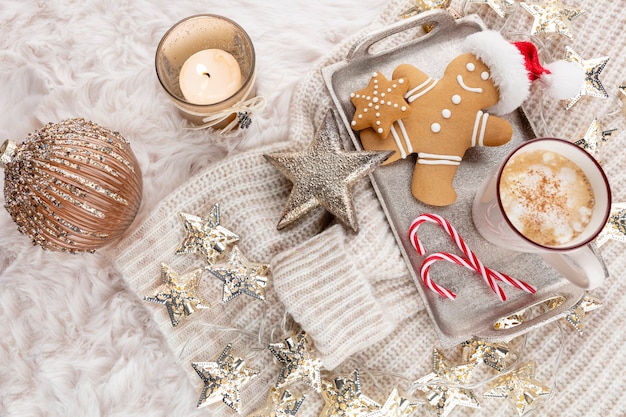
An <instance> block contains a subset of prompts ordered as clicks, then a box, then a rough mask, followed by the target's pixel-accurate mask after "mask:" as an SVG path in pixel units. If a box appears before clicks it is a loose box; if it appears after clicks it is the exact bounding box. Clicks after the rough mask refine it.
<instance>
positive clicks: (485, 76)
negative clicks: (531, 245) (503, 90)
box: [480, 71, 489, 80]
mask: <svg viewBox="0 0 626 417" xmlns="http://www.w3.org/2000/svg"><path fill="white" fill-rule="evenodd" d="M480 78H481V79H482V80H488V79H489V73H488V72H487V71H483V72H481V73H480Z"/></svg>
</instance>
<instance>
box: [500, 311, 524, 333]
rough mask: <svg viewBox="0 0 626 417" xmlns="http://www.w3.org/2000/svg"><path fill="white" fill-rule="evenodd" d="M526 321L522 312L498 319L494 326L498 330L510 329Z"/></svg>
mask: <svg viewBox="0 0 626 417" xmlns="http://www.w3.org/2000/svg"><path fill="white" fill-rule="evenodd" d="M523 322H524V316H523V315H522V314H512V315H510V316H508V317H505V318H503V319H500V320H498V321H497V322H496V323H495V324H494V325H493V328H494V329H496V330H505V329H510V328H513V327H515V326H519V325H520V324H522V323H523Z"/></svg>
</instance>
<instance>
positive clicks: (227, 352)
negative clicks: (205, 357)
mask: <svg viewBox="0 0 626 417" xmlns="http://www.w3.org/2000/svg"><path fill="white" fill-rule="evenodd" d="M231 349H232V346H231V345H230V344H229V345H227V346H226V348H225V349H224V351H223V352H222V353H221V354H220V356H219V357H218V358H217V360H216V361H215V362H192V363H191V366H192V367H193V369H194V370H195V371H196V373H197V374H198V376H199V377H200V379H202V382H203V383H204V387H203V388H202V393H201V394H200V399H199V400H198V408H202V407H206V406H207V405H209V404H214V403H216V402H218V401H220V400H221V401H222V402H223V403H224V404H226V405H227V406H229V407H230V408H232V409H233V410H234V411H235V412H239V411H240V409H241V402H240V394H239V391H240V390H241V388H242V387H243V386H244V385H245V384H247V383H249V382H250V380H252V379H253V378H256V377H257V376H258V374H259V371H257V370H254V369H250V368H246V362H245V360H244V359H242V358H238V357H235V356H233V355H232V354H231Z"/></svg>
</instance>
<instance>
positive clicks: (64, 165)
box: [0, 118, 142, 253]
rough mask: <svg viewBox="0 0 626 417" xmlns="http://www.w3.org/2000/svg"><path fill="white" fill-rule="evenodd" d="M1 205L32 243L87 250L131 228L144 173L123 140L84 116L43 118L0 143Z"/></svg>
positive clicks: (64, 249) (59, 248) (46, 247)
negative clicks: (24, 133)
mask: <svg viewBox="0 0 626 417" xmlns="http://www.w3.org/2000/svg"><path fill="white" fill-rule="evenodd" d="M0 166H2V168H4V199H5V208H6V209H7V211H8V212H9V214H10V215H11V218H12V219H13V221H15V223H16V224H17V228H18V230H19V231H20V232H22V233H24V234H26V235H27V236H28V237H30V239H31V240H32V241H33V244H38V245H41V246H42V247H43V248H44V249H49V250H56V251H66V252H72V253H76V252H93V251H94V250H96V249H98V248H100V247H102V246H104V245H106V244H108V243H109V242H110V241H111V240H112V239H115V238H116V237H119V236H120V235H121V234H122V233H124V231H126V229H127V228H128V227H129V226H130V224H131V223H132V221H133V220H134V218H135V215H136V214H137V210H138V209H139V205H140V203H141V193H142V178H141V171H140V169H139V164H138V163H137V159H136V158H135V155H134V154H133V152H132V150H131V148H130V144H129V142H128V141H127V140H126V139H125V138H124V137H122V135H120V134H119V133H118V132H113V131H111V130H109V129H107V128H104V127H102V126H99V125H98V124H96V123H93V122H90V121H86V120H84V119H80V118H77V119H67V120H64V121H62V122H59V123H48V124H47V125H46V126H44V127H43V128H42V129H40V130H38V131H36V132H34V133H31V134H29V135H28V137H27V138H26V140H25V141H24V142H23V143H21V144H16V143H15V142H13V141H11V140H7V141H5V143H4V144H3V145H2V147H1V148H0Z"/></svg>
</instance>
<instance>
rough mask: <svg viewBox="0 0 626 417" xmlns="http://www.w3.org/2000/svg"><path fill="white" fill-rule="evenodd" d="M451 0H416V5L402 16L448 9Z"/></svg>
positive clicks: (407, 16)
mask: <svg viewBox="0 0 626 417" xmlns="http://www.w3.org/2000/svg"><path fill="white" fill-rule="evenodd" d="M449 7H450V0H415V6H413V7H411V8H410V9H408V10H405V11H404V12H402V14H401V16H402V17H404V18H405V19H406V18H409V17H412V16H415V15H416V14H419V13H423V12H426V11H428V10H434V9H444V10H445V9H448V8H449Z"/></svg>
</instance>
